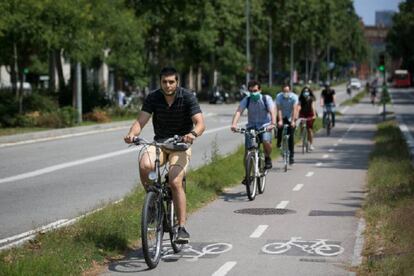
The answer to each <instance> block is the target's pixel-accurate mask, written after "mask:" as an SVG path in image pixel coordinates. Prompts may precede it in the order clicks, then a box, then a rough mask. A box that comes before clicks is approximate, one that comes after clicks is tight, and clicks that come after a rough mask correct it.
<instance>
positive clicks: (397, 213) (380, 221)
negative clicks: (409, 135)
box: [358, 121, 414, 276]
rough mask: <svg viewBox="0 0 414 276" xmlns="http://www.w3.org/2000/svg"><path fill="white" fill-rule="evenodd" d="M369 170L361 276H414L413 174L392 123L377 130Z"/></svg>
mask: <svg viewBox="0 0 414 276" xmlns="http://www.w3.org/2000/svg"><path fill="white" fill-rule="evenodd" d="M375 142H376V144H375V149H374V151H373V152H372V154H371V156H370V164H369V169H368V176H367V181H368V190H369V193H368V197H367V200H366V203H365V205H364V216H365V219H366V221H367V228H366V231H365V238H366V243H365V248H364V251H363V256H364V257H365V258H364V262H363V264H362V265H361V266H360V267H359V271H358V272H359V274H360V275H396V276H397V275H414V266H413V264H414V170H413V166H412V164H411V161H410V157H409V151H408V148H407V145H406V142H405V140H404V138H403V136H402V134H401V132H400V130H399V128H398V127H397V125H396V123H395V122H393V121H389V122H384V123H382V124H380V125H379V126H378V132H377V135H376V138H375Z"/></svg>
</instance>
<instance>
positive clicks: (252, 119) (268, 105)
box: [231, 80, 276, 184]
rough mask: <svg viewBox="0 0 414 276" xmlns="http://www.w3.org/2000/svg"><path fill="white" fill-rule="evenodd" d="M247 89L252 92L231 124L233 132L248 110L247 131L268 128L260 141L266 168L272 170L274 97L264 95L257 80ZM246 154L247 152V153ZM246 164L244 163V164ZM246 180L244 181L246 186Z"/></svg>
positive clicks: (244, 99)
mask: <svg viewBox="0 0 414 276" xmlns="http://www.w3.org/2000/svg"><path fill="white" fill-rule="evenodd" d="M247 89H248V91H249V92H250V95H249V96H248V97H244V98H243V99H242V100H241V102H240V104H239V107H238V108H237V110H236V112H235V113H234V116H233V121H232V123H231V130H232V131H235V130H236V129H237V122H238V121H239V119H240V116H241V114H242V113H243V111H244V110H245V109H247V111H248V113H247V125H246V128H247V129H251V128H254V129H260V128H263V127H266V128H267V130H268V131H267V132H264V133H262V134H261V136H260V139H261V141H262V142H263V148H264V153H265V168H266V169H270V168H272V159H271V158H270V154H271V153H272V133H271V130H272V129H273V128H274V127H275V122H276V109H275V105H274V103H273V100H272V97H270V96H268V95H263V94H262V93H261V90H260V89H261V88H260V83H259V82H258V81H256V80H251V81H249V83H248V84H247ZM249 142H250V140H249V139H247V137H246V139H245V148H246V150H247V149H248V148H249V146H250V145H249ZM245 153H246V152H245ZM243 163H244V162H243ZM245 180H246V178H244V180H243V181H242V183H243V184H245Z"/></svg>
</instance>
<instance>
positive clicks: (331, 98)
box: [320, 82, 335, 127]
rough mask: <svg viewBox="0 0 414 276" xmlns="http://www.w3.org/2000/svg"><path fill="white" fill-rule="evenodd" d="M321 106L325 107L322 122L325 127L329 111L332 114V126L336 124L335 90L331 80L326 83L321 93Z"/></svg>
mask: <svg viewBox="0 0 414 276" xmlns="http://www.w3.org/2000/svg"><path fill="white" fill-rule="evenodd" d="M320 103H321V106H322V107H323V108H324V109H323V117H322V123H323V127H325V120H326V114H327V112H331V114H332V127H334V126H335V90H334V89H332V88H331V87H330V84H329V82H327V83H325V88H324V89H323V90H322V93H321V101H320Z"/></svg>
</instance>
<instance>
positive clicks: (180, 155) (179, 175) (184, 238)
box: [169, 149, 191, 243]
mask: <svg viewBox="0 0 414 276" xmlns="http://www.w3.org/2000/svg"><path fill="white" fill-rule="evenodd" d="M190 156H191V149H188V150H187V151H176V152H170V154H169V165H170V170H169V185H170V187H171V192H172V196H173V202H174V206H175V211H176V213H177V217H178V225H179V227H178V233H177V239H176V242H177V243H188V242H189V240H190V234H188V232H187V231H186V229H185V228H184V225H185V223H186V216H187V198H186V194H185V191H184V187H183V179H184V176H185V170H186V168H187V165H188V163H189V161H190Z"/></svg>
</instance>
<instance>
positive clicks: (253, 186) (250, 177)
mask: <svg viewBox="0 0 414 276" xmlns="http://www.w3.org/2000/svg"><path fill="white" fill-rule="evenodd" d="M256 190H257V178H256V174H255V157H254V153H253V152H249V153H248V154H247V157H246V193H247V197H248V198H249V200H254V199H255V197H256Z"/></svg>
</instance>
